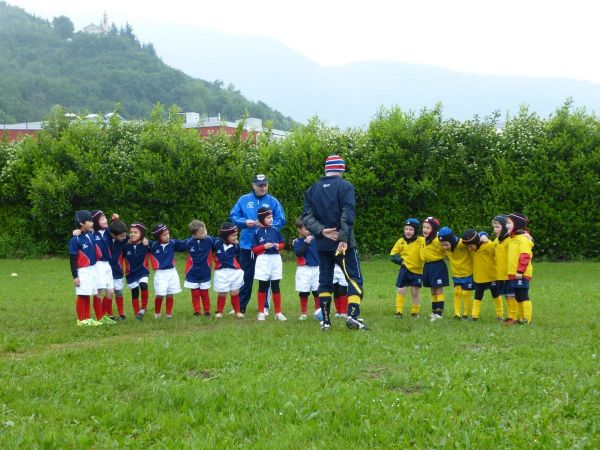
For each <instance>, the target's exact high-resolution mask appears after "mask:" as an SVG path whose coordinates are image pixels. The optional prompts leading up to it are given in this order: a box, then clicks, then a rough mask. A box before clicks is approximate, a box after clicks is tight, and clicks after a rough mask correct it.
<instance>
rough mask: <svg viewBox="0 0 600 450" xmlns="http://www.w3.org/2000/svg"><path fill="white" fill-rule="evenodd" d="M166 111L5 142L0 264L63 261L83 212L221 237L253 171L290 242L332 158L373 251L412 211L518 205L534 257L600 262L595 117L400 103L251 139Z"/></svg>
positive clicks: (488, 211) (473, 222) (385, 247)
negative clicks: (416, 108) (201, 130)
mask: <svg viewBox="0 0 600 450" xmlns="http://www.w3.org/2000/svg"><path fill="white" fill-rule="evenodd" d="M162 117H163V114H162V111H161V110H160V109H158V108H157V109H156V110H155V111H154V112H153V114H152V116H151V118H150V120H148V121H146V122H118V120H117V119H116V116H115V118H114V119H113V121H112V122H111V123H110V124H103V123H92V122H77V123H69V122H68V121H67V120H66V119H64V117H63V115H62V112H61V111H60V110H57V111H55V112H54V113H53V114H52V115H51V116H50V117H49V118H48V121H47V124H46V127H45V130H44V131H43V132H42V133H40V135H39V136H38V137H37V138H36V139H33V138H26V139H23V140H21V141H19V142H17V143H8V142H7V141H2V142H0V167H1V169H0V205H1V207H2V211H1V212H0V257H12V256H38V255H44V254H64V253H65V249H66V242H67V240H68V238H69V235H70V230H71V229H72V228H73V212H74V211H75V210H77V209H81V208H86V209H94V208H101V209H103V210H104V211H106V212H108V213H110V212H118V213H119V214H121V216H122V217H123V219H124V220H126V221H128V222H131V221H133V220H141V221H143V222H145V223H146V224H148V225H152V224H154V223H156V222H158V221H164V222H166V223H167V224H168V225H170V227H171V228H172V230H173V233H172V234H173V235H175V236H185V235H186V228H187V224H188V223H189V221H190V220H191V219H192V218H198V219H202V220H204V221H205V222H206V223H207V224H208V226H209V230H210V231H211V232H212V233H216V230H217V227H218V226H219V224H220V223H221V222H222V221H224V220H226V219H227V217H228V214H229V210H230V208H231V206H232V205H233V204H234V202H235V201H236V199H237V198H238V197H239V196H240V195H241V194H243V193H245V192H249V190H250V184H251V179H252V176H253V175H254V174H255V173H256V172H264V173H266V174H268V176H269V178H270V192H271V193H272V194H273V195H275V196H276V197H277V198H278V199H279V200H280V201H281V203H282V204H283V206H284V208H285V209H286V212H287V216H288V226H287V227H286V230H285V235H286V236H287V237H290V238H291V237H292V236H293V235H294V233H295V231H294V229H293V219H294V218H295V217H296V216H297V215H299V214H300V212H301V209H302V201H303V193H304V190H305V189H306V188H307V187H308V186H310V185H311V184H312V183H313V182H314V181H315V180H316V179H317V178H318V177H319V176H320V175H321V173H322V170H323V161H324V158H325V157H326V156H327V155H328V154H331V153H334V152H335V153H339V154H341V155H342V156H343V157H344V158H345V159H346V161H347V167H348V171H347V173H346V175H345V176H346V177H347V178H348V179H349V180H350V181H351V182H352V183H353V184H354V186H355V188H356V194H357V202H358V207H357V209H358V217H357V223H356V234H357V237H358V241H359V245H360V246H361V250H362V251H363V252H365V253H371V254H377V253H387V252H388V251H389V249H390V248H391V246H392V245H393V244H394V242H395V240H396V239H397V238H398V237H399V236H400V235H401V228H402V223H403V221H404V220H405V219H406V218H407V217H411V216H413V217H418V218H420V219H423V218H424V217H426V216H428V215H435V216H437V217H439V218H440V219H441V221H442V223H443V224H444V225H449V226H451V227H452V228H453V229H455V230H457V231H458V232H460V231H462V230H464V229H466V228H468V227H476V228H478V229H483V230H488V231H490V228H491V226H490V220H491V218H492V217H493V216H494V215H496V214H498V213H506V212H510V211H512V210H514V209H515V208H519V209H522V210H523V211H524V212H525V213H526V214H527V215H528V216H529V217H530V219H531V233H532V235H533V236H534V238H535V242H536V247H535V252H536V254H537V255H544V256H547V257H549V258H551V259H571V258H581V257H585V258H598V257H599V256H600V249H599V247H598V245H597V242H599V241H600V208H599V206H598V205H599V204H600V122H599V120H598V119H597V118H596V117H595V116H594V115H593V114H588V113H586V112H585V111H583V110H575V109H573V108H572V106H571V105H570V103H566V104H565V105H564V106H563V107H561V108H559V109H558V110H557V111H556V113H555V114H553V115H552V116H551V117H550V118H547V119H543V118H540V117H538V116H537V115H536V114H534V113H531V112H529V111H528V110H527V109H526V108H523V109H522V110H521V111H520V113H519V114H518V115H516V116H514V117H508V118H506V123H505V125H504V126H503V127H502V128H501V129H499V128H498V124H497V122H498V116H497V115H496V116H491V117H488V118H483V119H481V118H475V119H473V120H468V121H464V122H459V121H455V120H444V119H443V117H442V113H441V109H440V108H439V107H436V108H434V109H432V110H424V111H422V112H421V113H419V114H413V113H407V112H404V111H402V110H400V109H398V108H393V109H387V110H381V111H380V112H379V113H378V114H377V115H376V116H375V117H374V118H373V120H372V121H371V123H370V124H369V126H368V128H367V129H365V130H359V129H354V130H353V129H350V130H339V129H337V128H331V127H327V126H326V125H325V124H323V123H322V122H320V121H319V120H318V119H314V120H312V121H310V122H309V123H308V124H307V125H306V126H303V127H299V128H297V129H295V130H294V131H293V132H292V134H291V135H290V136H289V137H288V138H286V139H284V140H281V141H277V140H272V139H270V138H269V136H268V134H265V135H262V136H261V137H259V138H258V140H257V141H256V142H255V141H254V140H253V139H242V134H241V129H239V130H238V132H237V133H236V134H235V135H234V136H231V137H230V136H227V135H226V134H224V133H222V134H216V135H213V136H211V137H208V138H205V139H199V138H198V135H197V133H196V132H195V131H194V130H186V129H183V128H182V127H181V123H180V122H179V120H178V119H176V118H175V119H173V120H167V121H165V120H163V119H162ZM172 117H176V116H175V115H172Z"/></svg>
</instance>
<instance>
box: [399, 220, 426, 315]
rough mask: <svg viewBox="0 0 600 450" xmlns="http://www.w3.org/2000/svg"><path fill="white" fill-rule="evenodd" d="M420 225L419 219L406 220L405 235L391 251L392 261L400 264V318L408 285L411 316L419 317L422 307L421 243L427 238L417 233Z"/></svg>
mask: <svg viewBox="0 0 600 450" xmlns="http://www.w3.org/2000/svg"><path fill="white" fill-rule="evenodd" d="M419 225H420V223H419V221H418V220H417V219H413V218H411V219H408V220H407V221H406V222H404V237H401V238H400V239H398V241H397V242H396V244H395V245H394V248H392V251H391V252H390V257H391V260H392V262H393V263H395V264H399V265H400V272H398V278H397V279H396V288H397V292H396V317H398V318H400V319H401V318H402V313H403V310H404V298H405V295H406V288H407V287H408V286H410V293H411V296H412V308H411V311H410V312H411V316H412V317H418V316H419V310H420V308H421V299H420V295H419V294H420V289H421V284H422V278H423V260H422V259H421V245H422V244H423V243H424V242H425V238H424V237H422V236H418V235H417V230H418V229H419Z"/></svg>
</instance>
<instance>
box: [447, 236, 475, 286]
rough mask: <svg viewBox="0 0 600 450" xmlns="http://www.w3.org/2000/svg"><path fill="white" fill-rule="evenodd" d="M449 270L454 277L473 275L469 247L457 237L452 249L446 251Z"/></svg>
mask: <svg viewBox="0 0 600 450" xmlns="http://www.w3.org/2000/svg"><path fill="white" fill-rule="evenodd" d="M446 256H447V257H448V261H450V270H451V271H452V276H453V277H455V278H464V277H468V276H471V275H473V257H472V256H471V252H470V251H469V248H468V247H467V246H466V245H465V244H463V241H462V239H459V241H458V244H456V247H454V250H453V251H451V252H450V251H446Z"/></svg>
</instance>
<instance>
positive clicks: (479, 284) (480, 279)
mask: <svg viewBox="0 0 600 450" xmlns="http://www.w3.org/2000/svg"><path fill="white" fill-rule="evenodd" d="M482 234H483V235H484V236H485V237H486V239H485V242H484V241H483V240H482V239H481V235H480V234H479V233H478V232H477V231H476V230H473V229H469V230H467V231H465V232H464V233H463V235H462V241H463V242H464V243H465V245H466V246H467V247H469V250H471V255H472V256H473V281H474V282H475V299H474V300H473V312H472V314H471V320H474V321H476V320H479V314H480V312H481V301H482V300H483V294H484V293H485V291H486V289H489V290H490V293H491V294H492V298H493V299H494V305H495V307H496V319H497V320H498V321H503V320H504V318H503V316H504V309H503V306H502V297H500V290H499V289H498V285H497V283H496V246H495V245H494V244H493V243H492V242H490V241H489V239H487V233H482Z"/></svg>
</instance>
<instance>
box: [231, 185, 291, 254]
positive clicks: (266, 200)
mask: <svg viewBox="0 0 600 450" xmlns="http://www.w3.org/2000/svg"><path fill="white" fill-rule="evenodd" d="M261 206H266V207H268V208H270V209H271V210H272V211H273V226H274V227H275V228H277V229H279V230H281V229H282V228H283V226H284V225H285V211H284V210H283V207H282V206H281V204H280V203H279V201H278V200H277V199H276V198H275V197H273V196H272V195H270V194H266V195H264V196H262V197H257V196H256V194H255V193H254V191H252V192H250V193H248V194H246V195H242V196H241V197H240V198H239V199H238V201H237V202H236V203H235V205H233V208H231V212H230V213H229V220H231V222H233V224H234V225H235V226H237V227H238V228H239V229H241V230H242V233H241V236H240V247H241V248H243V249H245V250H250V249H251V248H252V236H253V234H254V231H255V230H256V228H257V227H252V228H248V227H247V226H246V220H247V219H250V220H258V216H257V213H258V208H260V207H261Z"/></svg>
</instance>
